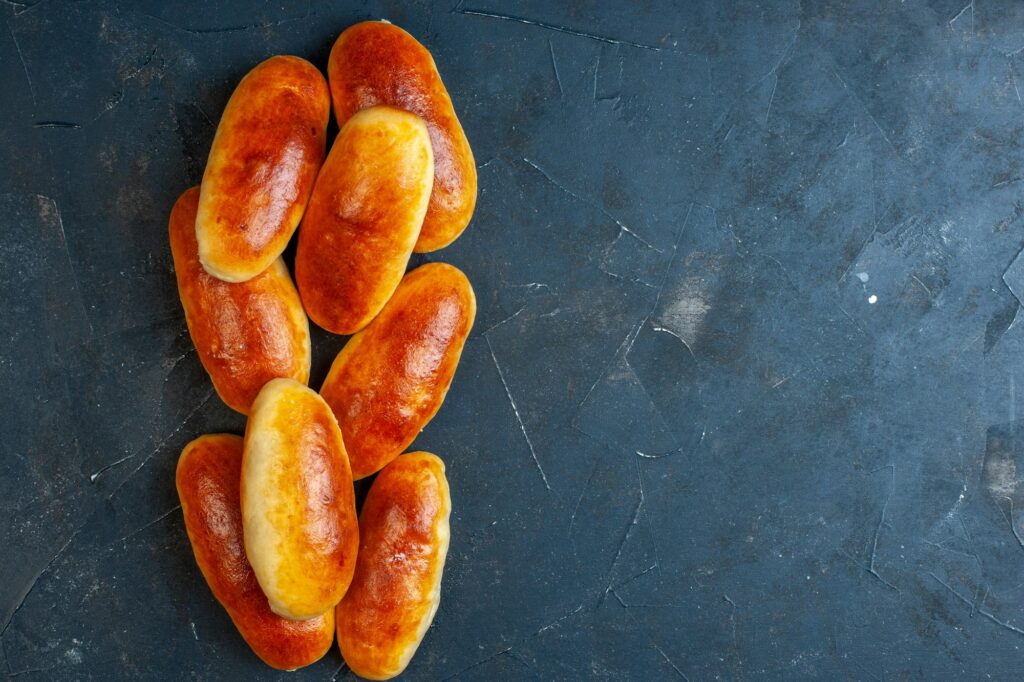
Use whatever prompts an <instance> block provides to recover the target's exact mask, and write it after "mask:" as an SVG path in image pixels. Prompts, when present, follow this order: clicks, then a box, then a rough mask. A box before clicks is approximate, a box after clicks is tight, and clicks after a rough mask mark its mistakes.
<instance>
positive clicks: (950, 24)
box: [949, 0, 974, 35]
mask: <svg viewBox="0 0 1024 682" xmlns="http://www.w3.org/2000/svg"><path fill="white" fill-rule="evenodd" d="M967 10H971V35H974V0H971V1H970V2H969V3H968V4H966V5H964V8H963V9H962V10H960V11H959V12H957V13H956V16H955V17H953V18H952V19H950V20H949V27H950V28H952V27H953V24H955V23H956V20H957V19H959V18H960V17H962V16H963V15H964V12H966V11H967Z"/></svg>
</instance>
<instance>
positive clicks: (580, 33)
mask: <svg viewBox="0 0 1024 682" xmlns="http://www.w3.org/2000/svg"><path fill="white" fill-rule="evenodd" d="M963 2H964V0H953V1H951V2H946V1H940V0H935V1H932V2H922V1H921V0H906V1H905V2H893V1H891V0H883V1H879V2H867V1H858V2H852V1H851V2H844V1H838V0H836V1H833V2H805V3H803V5H802V6H801V5H800V4H799V3H797V2H777V3H776V2H771V3H764V4H762V5H757V4H754V3H741V2H717V1H714V0H708V1H707V2H703V3H686V4H685V7H682V5H683V4H684V3H675V2H670V1H669V0H647V1H646V2H638V3H635V4H627V3H621V2H598V1H597V0H592V1H590V2H586V1H582V0H581V1H578V2H574V3H572V4H570V5H568V6H565V5H563V4H562V3H551V2H542V1H540V0H537V1H535V2H528V3H507V2H499V1H497V0H464V2H462V3H459V4H458V5H456V4H455V3H454V2H448V3H438V4H436V5H431V4H429V3H426V2H418V3H416V2H413V3H402V2H379V3H374V2H368V3H346V2H329V3H308V4H303V3H244V4H243V3H231V4H228V5H226V6H222V5H221V3H160V2H141V3H124V4H123V5H118V4H116V3H112V2H103V3H96V4H92V3H81V2H78V3H76V2H62V1H60V0H43V1H42V2H39V3H38V4H36V3H34V2H17V1H15V0H3V4H2V5H0V15H2V16H3V21H4V30H2V31H0V91H2V92H3V93H4V104H3V105H2V106H0V145H2V148H3V149H4V151H5V154H6V157H5V158H6V163H5V164H4V165H3V168H2V169H0V191H2V196H0V229H2V232H0V301H2V309H0V339H2V342H3V349H4V350H3V353H2V356H0V388H2V390H3V395H4V398H5V407H4V409H3V413H2V414H3V422H2V426H0V442H2V443H3V445H2V449H0V453H2V458H0V518H2V519H3V523H0V547H3V548H4V550H3V557H2V558H0V628H2V635H0V644H2V653H0V672H10V674H11V675H12V676H15V677H16V679H19V680H20V679H40V680H42V679H97V680H108V679H115V678H116V679H121V678H124V679H167V680H178V679H185V678H189V677H192V678H195V679H203V680H214V679H278V678H286V679H302V680H305V679H311V680H314V679H315V680H327V679H331V678H332V677H338V678H339V679H341V678H344V677H346V676H348V675H349V673H347V671H344V670H343V669H342V668H341V667H340V666H341V658H340V656H339V654H338V653H337V650H336V649H332V651H331V653H330V654H329V655H328V656H327V657H326V658H325V659H324V660H323V661H322V662H320V663H318V664H316V665H314V666H312V667H311V668H309V669H307V670H305V671H303V672H300V673H297V674H294V675H291V676H287V677H286V676H285V675H283V674H279V673H275V672H273V671H271V670H269V669H267V668H265V667H263V666H262V664H261V663H260V662H259V661H258V660H257V659H256V658H255V656H253V655H252V654H251V653H250V652H249V651H248V649H247V648H246V646H245V645H244V643H243V642H242V641H241V638H240V637H239V636H238V635H237V633H236V632H235V631H234V629H233V627H232V626H231V623H230V621H229V620H228V618H227V616H226V614H225V613H224V611H223V610H222V609H221V608H220V607H219V606H218V605H217V604H216V602H215V601H214V600H213V598H212V597H211V595H210V593H209V590H208V589H207V588H206V586H205V584H204V583H203V579H202V577H201V576H200V574H199V571H198V570H197V568H196V566H195V563H194V561H193V558H192V556H191V552H190V549H189V546H188V540H187V538H186V536H185V532H184V529H183V527H182V522H181V516H180V512H179V511H178V507H177V504H178V501H177V497H176V494H175V491H174V483H173V471H174V466H175V463H176V459H177V455H178V453H179V452H180V450H181V447H182V446H183V445H184V444H185V443H186V442H187V441H188V440H190V439H192V438H194V437H196V436H198V435H200V434H202V433H207V432H211V431H223V430H227V431H232V432H236V433H238V432H241V429H242V428H243V424H244V422H243V419H242V418H241V417H240V416H239V415H236V414H234V413H232V412H231V411H230V410H229V409H227V408H226V407H225V406H224V405H222V404H221V403H220V401H219V399H218V398H217V397H216V395H215V394H214V393H213V391H212V388H211V385H210V383H209V381H208V379H207V378H206V377H205V375H204V373H203V370H202V368H201V366H200V365H199V362H198V360H197V358H196V355H195V352H194V351H193V349H192V345H191V342H190V340H189V337H188V333H187V330H186V328H185V324H184V320H183V316H182V312H181V308H180V305H179V302H178V300H177V295H176V290H175V284H174V275H173V271H172V265H171V257H170V253H169V249H168V245H167V237H166V220H167V215H168V212H169V210H170V207H171V205H172V204H173V202H174V200H175V198H176V197H177V196H178V195H179V194H180V193H181V192H182V191H183V190H184V189H185V188H187V187H188V186H190V185H192V184H194V183H196V182H197V181H198V180H199V178H200V175H201V173H202V168H203V164H204V162H205V155H206V153H207V151H208V149H209V144H210V140H211V137H212V135H213V131H214V128H215V122H216V120H217V119H218V117H219V115H220V112H221V110H222V109H223V106H224V104H225V102H226V100H227V98H228V96H229V95H230V92H231V90H232V88H233V86H234V84H235V83H236V82H237V81H238V80H239V78H240V77H241V76H242V75H243V74H244V73H245V72H246V71H247V70H248V69H249V68H251V67H252V66H253V65H254V64H256V63H257V62H259V61H260V60H262V59H264V58H266V57H267V56H269V55H272V54H278V53H294V54H298V55H302V56H305V57H307V58H310V59H312V60H313V61H314V63H316V64H318V65H319V66H321V67H323V66H325V64H326V57H327V53H328V51H329V49H330V46H331V44H332V42H333V40H334V39H335V37H336V36H337V35H338V33H339V32H340V31H341V30H343V29H344V28H345V27H347V26H349V25H350V24H352V23H354V22H356V21H360V20H364V19H370V18H380V17H386V18H388V19H390V20H392V21H394V22H395V23H398V24H399V25H401V26H403V27H405V28H406V29H408V30H409V31H411V32H412V33H413V34H414V35H415V36H417V37H418V38H419V39H420V40H422V42H424V43H425V44H426V45H427V46H428V47H429V48H430V49H431V50H432V51H433V53H434V56H435V58H436V61H437V63H438V65H439V67H440V69H441V72H442V75H443V76H444V79H445V82H446V84H447V85H448V88H449V90H450V92H451V95H452V98H453V100H454V102H455V105H456V109H457V111H458V112H459V115H460V117H461V119H462V122H463V124H464V126H465V128H466V131H467V134H468V136H469V139H470V141H471V143H472V145H473V148H474V150H475V153H476V157H477V162H478V164H479V167H480V199H479V204H478V209H477V213H476V216H475V218H474V220H473V223H472V225H471V227H470V228H469V230H468V231H467V232H466V233H465V235H464V236H463V237H462V238H461V239H460V240H459V241H458V242H456V243H455V244H454V245H453V246H452V247H451V248H449V249H446V250H444V251H442V252H440V253H437V254H433V255H431V256H429V258H430V259H431V260H445V261H448V262H451V263H453V264H455V265H457V266H459V267H460V268H462V269H463V270H465V272H466V273H467V274H468V275H469V277H470V279H471V280H472V282H473V285H474V287H475V289H476V292H477V296H478V299H479V304H480V306H479V317H478V320H477V326H476V328H475V330H474V333H473V335H472V337H471V339H470V341H469V343H468V344H467V346H466V351H465V355H464V356H463V361H462V365H461V367H460V369H459V372H458V374H457V377H456V381H455V384H454V386H453V388H452V391H451V393H450V394H449V397H448V400H447V402H446V403H445V405H444V407H443V409H442V410H441V412H440V414H439V415H438V417H437V418H436V419H435V420H434V421H433V422H432V423H431V424H430V425H429V427H428V428H427V429H426V430H425V431H424V433H423V434H422V436H421V437H420V438H419V440H418V441H417V443H416V447H418V448H424V449H429V450H432V451H434V452H436V453H438V454H439V455H440V456H441V457H442V458H443V459H444V460H445V461H446V462H447V464H448V472H449V477H450V481H451V486H452V497H453V502H454V510H453V515H452V545H451V552H450V554H449V559H448V570H447V573H446V576H445V582H444V594H443V601H442V604H441V609H440V611H439V612H438V615H437V618H436V620H435V622H434V625H433V627H432V629H431V630H430V632H429V633H428V635H427V637H426V639H425V641H424V643H423V645H422V647H421V649H420V651H419V653H418V654H417V656H416V658H415V659H414V661H413V663H412V665H411V667H410V668H409V672H408V677H409V678H410V679H424V680H425V679H445V678H449V677H457V678H460V679H466V680H470V679H480V680H495V679H583V678H595V679H636V680H651V679H672V678H673V677H679V678H686V679H689V680H703V679H734V680H742V679H763V678H770V679H797V678H819V679H829V680H834V679H878V680H884V679H964V678H983V677H985V676H988V678H991V679H998V680H1010V679H1017V678H1019V670H1020V668H1021V666H1022V665H1024V649H1022V645H1024V541H1022V535H1024V499H1022V498H1024V488H1022V487H1021V486H1020V481H1021V478H1020V476H1018V472H1017V469H1018V464H1017V462H1018V461H1019V462H1021V465H1024V421H1022V418H1024V399H1021V400H1018V399H1017V394H1018V392H1022V393H1024V376H1022V374H1024V362H1022V360H1021V358H1022V357H1024V323H1021V322H1019V321H1018V316H1019V315H1020V313H1019V308H1020V300H1021V297H1024V259H1022V260H1019V261H1018V260H1016V259H1017V256H1018V253H1019V252H1020V250H1021V248H1022V245H1024V199H1022V197H1021V193H1022V191H1024V183H1022V182H1021V177H1022V172H1024V171H1022V169H1021V163H1022V160H1024V149H1022V146H1021V140H1022V136H1024V104H1022V98H1021V92H1020V90H1021V89H1022V88H1024V83H1022V82H1020V81H1021V79H1022V78H1024V51H1022V48H1024V6H1021V5H1019V4H1016V3H1011V2H977V3H972V4H970V5H968V6H967V7H964V5H963V4H962V3H963ZM342 344H343V339H341V338H337V337H331V336H330V335H328V334H324V333H316V334H315V335H314V355H315V358H314V377H313V382H312V383H313V385H314V386H316V385H318V384H319V382H320V380H321V379H322V377H323V376H324V374H325V372H326V369H327V367H328V366H329V363H330V361H331V360H332V358H333V356H334V354H335V353H336V352H337V350H338V349H339V348H340V347H341V345H342ZM1018 377H1021V378H1022V381H1021V382H1020V383H1021V387H1020V388H1018V387H1017V383H1018V381H1017V380H1018ZM1022 475H1024V474H1022Z"/></svg>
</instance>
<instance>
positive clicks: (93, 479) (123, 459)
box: [89, 454, 135, 483]
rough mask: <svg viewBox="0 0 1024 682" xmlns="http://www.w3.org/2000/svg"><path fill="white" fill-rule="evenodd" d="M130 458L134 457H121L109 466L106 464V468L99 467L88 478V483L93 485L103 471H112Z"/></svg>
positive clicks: (133, 455)
mask: <svg viewBox="0 0 1024 682" xmlns="http://www.w3.org/2000/svg"><path fill="white" fill-rule="evenodd" d="M132 457H135V454H131V455H125V456H124V457H122V458H121V459H119V460H117V461H116V462H111V463H110V464H107V465H106V466H103V467H100V468H99V469H97V470H96V473H94V474H92V475H91V476H89V482H90V483H95V482H96V479H97V478H99V477H100V474H102V473H103V472H105V471H108V470H109V469H113V468H114V467H116V466H117V465H118V464H124V463H125V462H127V461H128V460H130V459H131V458H132Z"/></svg>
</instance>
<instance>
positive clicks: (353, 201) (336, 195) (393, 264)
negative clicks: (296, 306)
mask: <svg viewBox="0 0 1024 682" xmlns="http://www.w3.org/2000/svg"><path fill="white" fill-rule="evenodd" d="M433 182H434V157H433V154H432V152H431V149H430V136H429V135H428V134H427V126H426V125H425V124H424V123H423V120H422V119H421V118H419V117H418V116H416V115H414V114H410V113H408V112H406V111H401V110H399V109H393V108H391V107H385V106H379V107H372V108H370V109H364V110H363V111H360V112H359V113H357V114H356V115H355V116H353V117H352V118H350V119H349V120H348V122H347V123H345V127H343V128H342V129H341V132H340V133H338V137H337V138H336V139H335V141H334V145H333V146H332V147H331V153H330V154H329V155H328V156H327V161H326V162H325V163H324V166H323V168H321V169H320V175H318V176H317V180H316V185H314V187H313V196H312V197H311V198H310V200H309V206H308V208H307V209H306V215H305V216H304V217H303V219H302V227H301V229H300V230H299V246H298V250H297V251H296V253H295V281H296V283H297V284H298V286H299V293H300V294H301V295H302V302H303V304H304V305H305V307H306V312H307V313H308V314H309V316H310V318H312V320H313V321H314V322H316V323H317V324H318V325H320V326H321V327H323V328H324V329H326V330H328V331H330V332H334V333H335V334H352V333H355V332H357V331H359V330H360V329H362V328H363V327H365V326H366V325H367V324H368V323H369V322H370V320H372V319H373V318H374V317H375V316H376V315H377V313H378V312H380V309H381V308H383V307H384V304H385V303H387V301H388V299H389V298H391V294H393V293H394V291H395V287H397V286H398V283H399V282H400V281H401V280H402V275H403V274H405V268H406V266H407V265H408V264H409V256H411V255H412V249H413V246H415V245H416V238H417V237H418V236H419V234H420V227H421V226H422V225H423V216H424V214H426V211H427V203H428V202H429V201H430V189H431V187H432V186H433Z"/></svg>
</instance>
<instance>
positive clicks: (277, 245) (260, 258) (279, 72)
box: [196, 57, 330, 282]
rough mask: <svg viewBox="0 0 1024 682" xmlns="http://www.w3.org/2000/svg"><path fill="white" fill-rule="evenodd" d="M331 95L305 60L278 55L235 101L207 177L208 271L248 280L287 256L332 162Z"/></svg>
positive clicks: (204, 239)
mask: <svg viewBox="0 0 1024 682" xmlns="http://www.w3.org/2000/svg"><path fill="white" fill-rule="evenodd" d="M329 116H330V95H329V93H328V90H327V83H326V82H325V81H324V77H323V75H322V74H321V73H320V71H319V70H318V69H317V68H316V67H314V66H313V65H312V64H310V63H309V62H307V61H306V60H304V59H300V58H298V57H271V58H270V59H268V60H266V61H265V62H263V63H261V64H259V65H257V66H256V68H254V69H253V70H252V71H250V72H249V73H248V74H246V76H245V77H244V78H243V79H242V81H241V82H240V83H239V84H238V87H237V88H235V91H234V93H233V94H232V95H231V99H230V100H229V101H228V104H227V107H226V108H225V109H224V114H223V116H222V117H221V120H220V124H219V125H218V126H217V133H216V135H215V136H214V138H213V146H212V148H211V149H210V158H209V160H208V161H207V164H206V171H205V173H204V174H203V183H202V190H201V194H200V198H199V211H198V215H197V218H196V236H197V238H198V241H199V259H200V261H201V262H202V264H203V267H204V268H206V270H207V272H209V273H210V274H212V275H214V276H215V277H218V278H220V279H223V280H225V281H229V282H241V281H245V280H247V279H250V278H252V277H255V276H256V275H258V274H259V273H261V272H263V271H264V270H266V269H267V268H268V267H269V266H270V264H271V263H272V262H273V261H274V259H275V258H277V257H278V256H280V255H281V252H282V251H284V249H285V246H287V244H288V240H289V239H290V238H291V236H292V233H293V232H294V231H295V228H296V227H297V226H298V224H299V220H300V219H301V218H302V213H303V211H304V210H305V207H306V202H307V201H308V200H309V194H310V192H311V191H312V189H313V182H314V180H315V179H316V173H317V171H318V170H319V169H320V164H321V163H322V162H323V159H324V149H325V145H326V139H327V120H328V117H329Z"/></svg>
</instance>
